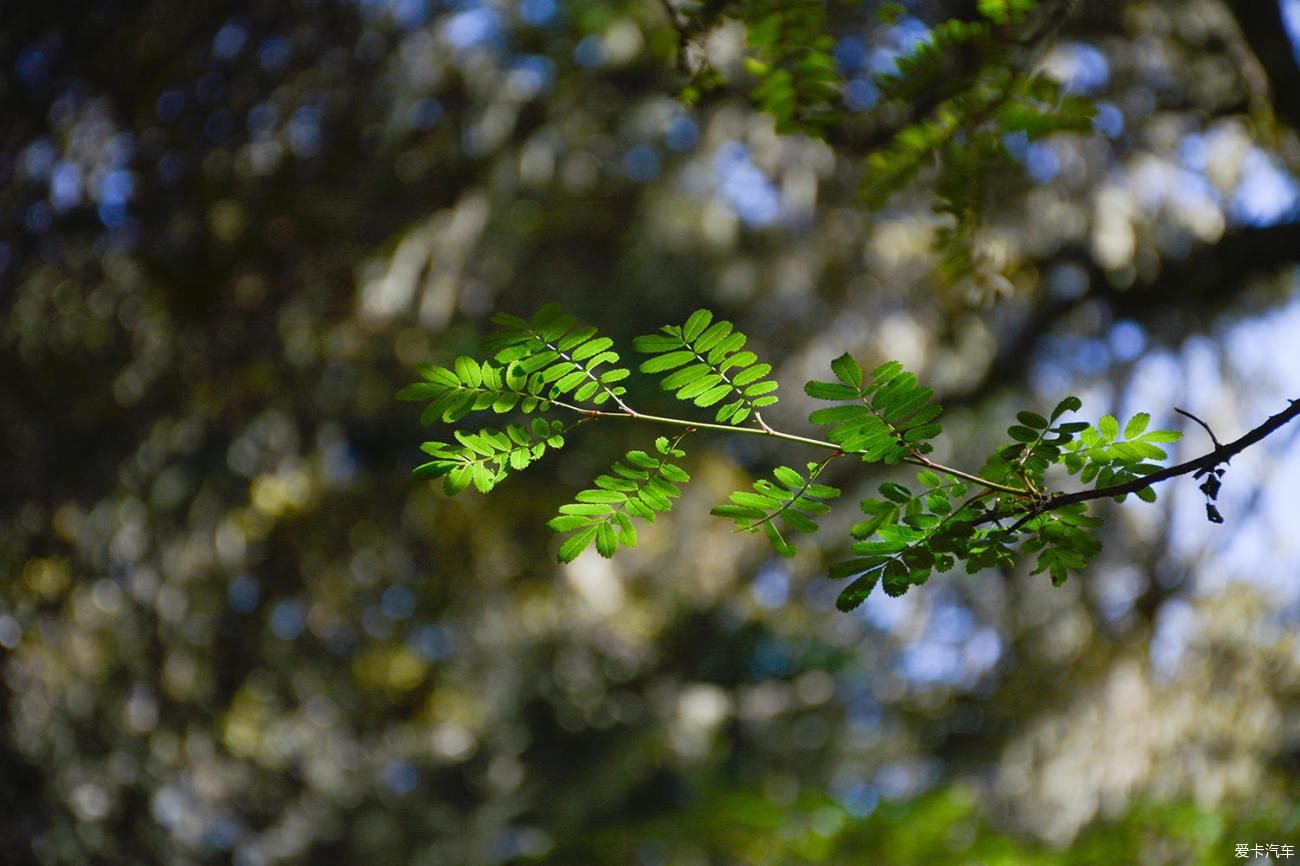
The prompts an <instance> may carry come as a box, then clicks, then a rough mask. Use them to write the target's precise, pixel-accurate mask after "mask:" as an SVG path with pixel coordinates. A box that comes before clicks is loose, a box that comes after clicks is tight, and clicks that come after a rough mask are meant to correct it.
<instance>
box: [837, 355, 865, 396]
mask: <svg viewBox="0 0 1300 866" xmlns="http://www.w3.org/2000/svg"><path fill="white" fill-rule="evenodd" d="M831 372H833V373H834V374H835V378H837V379H839V380H840V382H842V383H843V384H845V385H847V386H848V387H849V388H851V389H853V395H852V396H853V397H856V396H857V392H859V391H861V390H862V367H860V366H859V365H858V362H857V361H855V360H854V359H853V356H852V355H850V354H849V353H848V352H845V353H844V354H843V355H840V356H839V357H838V358H836V359H835V360H834V361H831ZM833 399H838V398H833ZM849 399H852V397H850V398H849Z"/></svg>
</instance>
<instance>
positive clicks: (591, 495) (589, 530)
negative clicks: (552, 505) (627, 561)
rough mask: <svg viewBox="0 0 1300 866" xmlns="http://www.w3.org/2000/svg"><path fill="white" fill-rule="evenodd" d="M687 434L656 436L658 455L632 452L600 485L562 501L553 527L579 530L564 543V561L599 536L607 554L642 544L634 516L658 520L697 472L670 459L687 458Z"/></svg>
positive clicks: (598, 543)
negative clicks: (565, 502) (681, 445)
mask: <svg viewBox="0 0 1300 866" xmlns="http://www.w3.org/2000/svg"><path fill="white" fill-rule="evenodd" d="M685 435H686V434H685V433H683V434H682V435H681V436H678V437H677V438H676V439H674V440H672V441H671V442H670V441H668V439H667V437H664V436H660V437H659V438H658V439H656V440H655V451H656V453H657V455H658V456H654V455H651V454H647V453H646V452H644V451H629V452H627V455H626V458H625V459H626V460H627V462H626V463H622V462H615V463H614V465H613V467H612V470H611V471H612V472H613V474H612V475H597V476H596V482H595V483H596V486H595V487H593V488H591V489H588V490H584V491H582V492H581V493H579V494H578V495H577V496H576V497H575V501H574V502H571V503H569V504H568V505H561V506H560V516H559V517H555V518H553V519H552V520H551V521H550V522H549V523H548V524H546V525H547V526H548V527H550V528H551V530H553V531H555V532H571V533H573V534H572V535H570V536H569V537H568V539H566V540H565V542H564V543H563V544H562V545H560V552H559V558H560V562H572V561H573V560H574V559H577V557H578V555H579V554H580V553H582V552H583V551H584V550H586V549H587V548H588V547H589V546H590V545H591V543H592V542H593V541H595V542H596V550H597V551H598V552H599V553H600V555H601V556H604V557H611V556H613V555H614V553H615V551H617V550H618V546H619V545H620V544H621V545H623V546H624V547H636V541H637V537H636V527H635V525H634V524H633V523H632V518H633V517H639V518H641V519H642V520H644V521H646V522H647V523H654V520H655V515H656V514H664V513H666V512H668V511H669V510H671V509H672V507H673V502H672V501H673V500H674V499H676V498H677V497H679V496H681V495H682V491H681V488H679V487H677V485H678V484H685V483H686V482H688V481H690V480H691V476H689V475H687V474H686V472H685V471H684V470H683V469H682V468H681V467H679V466H677V465H676V464H674V463H672V462H670V461H669V458H679V457H685V456H686V452H685V451H682V450H681V449H680V448H678V447H677V445H678V443H680V442H681V441H682V439H683V438H684V437H685Z"/></svg>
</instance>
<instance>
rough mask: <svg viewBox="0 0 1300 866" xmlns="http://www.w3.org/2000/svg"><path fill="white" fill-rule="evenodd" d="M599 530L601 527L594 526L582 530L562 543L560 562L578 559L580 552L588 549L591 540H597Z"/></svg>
mask: <svg viewBox="0 0 1300 866" xmlns="http://www.w3.org/2000/svg"><path fill="white" fill-rule="evenodd" d="M602 525H603V524H602ZM598 531H599V527H597V526H592V527H590V528H588V529H584V530H582V531H581V532H579V533H577V534H575V535H572V536H570V537H569V539H568V540H567V541H565V542H564V544H561V545H560V552H559V560H560V562H573V560H575V559H577V558H578V554H580V553H582V552H583V551H584V550H586V549H587V547H588V545H590V544H591V542H592V541H593V540H595V538H596V533H597V532H598Z"/></svg>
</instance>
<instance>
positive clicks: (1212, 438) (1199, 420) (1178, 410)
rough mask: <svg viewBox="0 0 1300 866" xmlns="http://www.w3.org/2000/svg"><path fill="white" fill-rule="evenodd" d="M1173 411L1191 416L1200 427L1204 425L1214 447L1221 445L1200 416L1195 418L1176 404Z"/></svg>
mask: <svg viewBox="0 0 1300 866" xmlns="http://www.w3.org/2000/svg"><path fill="white" fill-rule="evenodd" d="M1174 411H1175V412H1177V413H1178V414H1179V415H1185V416H1187V417H1188V418H1191V419H1192V420H1193V421H1195V422H1196V423H1197V424H1200V425H1201V426H1202V427H1204V428H1205V432H1206V433H1209V434H1210V441H1211V442H1213V443H1214V447H1215V448H1221V447H1223V446H1222V445H1220V444H1219V440H1218V438H1217V437H1216V436H1215V435H1214V431H1213V430H1211V429H1210V425H1209V424H1206V423H1205V422H1204V421H1202V420H1201V419H1200V418H1197V417H1196V416H1195V415H1193V414H1192V413H1191V412H1188V411H1187V410H1186V409H1179V408H1178V407H1177V406H1175V407H1174Z"/></svg>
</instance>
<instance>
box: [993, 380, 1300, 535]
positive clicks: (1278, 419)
mask: <svg viewBox="0 0 1300 866" xmlns="http://www.w3.org/2000/svg"><path fill="white" fill-rule="evenodd" d="M1297 415H1300V400H1292V401H1291V405H1290V406H1288V407H1287V408H1286V409H1283V410H1282V411H1281V412H1278V413H1277V414H1276V415H1271V416H1269V418H1268V420H1266V421H1265V422H1264V423H1263V424H1260V425H1259V426H1258V427H1256V428H1255V429H1254V430H1251V431H1250V432H1249V433H1247V434H1246V435H1244V436H1242V437H1241V438H1240V439H1236V440H1234V441H1232V442H1229V443H1228V444H1227V445H1220V446H1219V447H1217V448H1215V449H1214V450H1213V451H1211V452H1209V453H1208V454H1204V455H1202V456H1200V457H1197V458H1196V459H1195V460H1188V461H1187V462H1186V463H1179V464H1178V465H1177V466H1168V467H1166V468H1164V469H1161V470H1160V471H1158V472H1152V473H1151V474H1150V475H1144V476H1143V477H1141V478H1135V479H1133V480H1132V481H1129V482H1126V483H1124V484H1114V485H1112V486H1110V487H1098V488H1097V489H1095V490H1079V491H1076V492H1074V493H1057V494H1053V495H1052V496H1049V497H1048V498H1047V499H1046V500H1044V501H1043V503H1042V504H1041V505H1039V506H1037V507H1036V508H1034V509H1032V510H1031V511H1030V512H1029V513H1028V514H1026V515H1025V516H1024V517H1022V518H1020V520H1018V521H1016V523H1015V525H1014V526H1012V527H1011V528H1012V530H1016V529H1019V528H1020V527H1021V526H1023V525H1024V524H1025V523H1027V522H1028V521H1030V520H1033V519H1034V518H1035V517H1037V516H1038V515H1040V514H1046V513H1047V512H1049V511H1055V510H1057V509H1058V508H1064V507H1065V506H1067V505H1074V504H1075V503H1078V502H1088V501H1090V500H1093V499H1109V498H1110V497H1112V496H1123V495H1124V494H1127V493H1137V492H1138V491H1139V490H1144V489H1146V488H1148V487H1151V486H1152V485H1154V484H1159V483H1160V482H1161V481H1168V480H1169V479H1170V478H1176V477H1178V476H1179V475H1186V474H1187V473H1189V472H1198V473H1199V472H1208V471H1210V470H1211V469H1213V468H1214V467H1215V466H1218V465H1219V464H1221V463H1227V462H1228V461H1229V460H1231V459H1232V458H1233V457H1235V456H1237V454H1239V453H1241V452H1242V451H1245V450H1246V449H1247V448H1249V447H1250V446H1251V445H1254V444H1255V443H1256V442H1258V441H1260V440H1261V439H1263V438H1264V437H1265V436H1268V435H1269V434H1270V433H1272V432H1273V431H1275V430H1277V429H1278V428H1279V427H1282V426H1283V425H1284V424H1286V423H1287V422H1289V421H1290V420H1291V419H1293V418H1295V417H1296V416H1297ZM999 516H1001V517H1006V516H1008V515H1005V514H1003V515H999ZM989 519H990V520H991V519H993V518H989Z"/></svg>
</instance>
